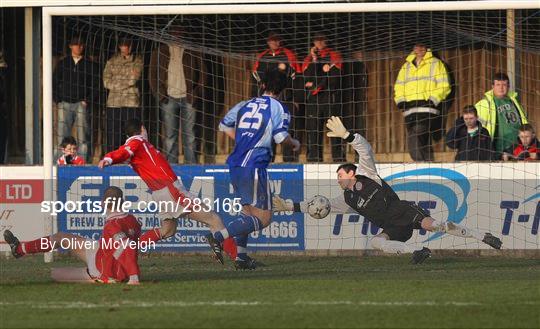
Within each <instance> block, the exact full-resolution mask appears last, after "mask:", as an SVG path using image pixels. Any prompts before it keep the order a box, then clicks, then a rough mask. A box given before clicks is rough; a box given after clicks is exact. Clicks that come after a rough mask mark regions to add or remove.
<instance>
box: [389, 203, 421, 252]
mask: <svg viewBox="0 0 540 329" xmlns="http://www.w3.org/2000/svg"><path fill="white" fill-rule="evenodd" d="M426 217H429V215H428V213H426V212H425V211H424V210H423V209H422V208H420V207H419V206H417V205H415V204H413V203H410V202H408V201H403V200H400V201H396V202H394V203H393V204H392V205H391V211H390V216H389V218H388V219H387V220H386V221H385V225H384V227H383V231H382V233H385V234H386V235H388V237H389V238H390V240H395V241H401V242H405V241H407V240H409V239H410V238H411V236H412V233H413V230H418V229H421V228H422V226H421V223H422V219H424V218H426Z"/></svg>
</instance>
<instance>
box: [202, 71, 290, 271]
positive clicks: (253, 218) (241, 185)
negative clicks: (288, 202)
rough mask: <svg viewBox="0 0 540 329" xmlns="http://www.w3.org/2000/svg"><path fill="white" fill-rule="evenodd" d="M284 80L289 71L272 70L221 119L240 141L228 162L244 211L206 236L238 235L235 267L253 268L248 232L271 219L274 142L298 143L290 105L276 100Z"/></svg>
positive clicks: (217, 239) (220, 240)
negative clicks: (255, 93) (257, 93)
mask: <svg viewBox="0 0 540 329" xmlns="http://www.w3.org/2000/svg"><path fill="white" fill-rule="evenodd" d="M286 84H287V77H286V76H285V74H283V73H282V72H280V71H278V70H275V71H271V72H270V73H269V74H268V75H267V77H266V81H265V82H264V84H263V88H264V93H263V95H262V96H261V97H255V98H252V99H250V100H248V101H243V102H240V103H238V104H236V105H235V106H234V107H233V108H232V109H231V110H230V111H229V112H228V113H227V115H225V117H224V118H223V120H221V122H220V125H219V129H220V130H221V131H223V132H225V133H226V134H227V136H229V137H231V138H232V139H234V140H235V143H236V144H235V146H234V150H233V152H232V153H231V154H230V155H229V157H228V159H227V164H228V165H229V174H230V178H231V183H232V186H233V188H234V194H235V197H237V198H240V202H241V204H242V211H241V213H240V215H239V217H238V218H236V219H234V220H233V221H231V222H230V223H229V224H228V225H227V227H226V228H225V229H223V230H221V231H218V232H215V233H214V234H213V235H209V236H208V239H209V242H210V243H211V244H217V245H221V244H222V243H223V241H224V240H225V239H227V238H228V237H232V238H234V240H235V242H236V246H237V256H236V259H235V267H236V269H254V268H255V262H254V261H253V259H251V258H250V257H249V256H248V255H247V250H246V247H247V240H248V235H249V234H250V233H251V232H254V231H258V230H261V229H263V228H264V227H266V226H268V225H269V224H270V221H271V219H272V196H271V193H270V186H269V183H268V174H267V172H266V168H267V167H268V165H269V164H270V161H272V142H275V143H277V144H282V145H287V146H289V147H292V149H293V151H298V150H299V149H300V142H298V140H296V139H294V138H292V137H291V136H290V135H289V133H288V132H287V130H288V128H289V121H290V114H289V111H288V109H287V107H286V106H284V105H283V104H281V103H280V102H279V101H278V100H277V98H278V96H279V94H280V93H281V92H282V91H283V89H284V88H285V87H286Z"/></svg>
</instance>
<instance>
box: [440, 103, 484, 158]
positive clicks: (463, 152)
mask: <svg viewBox="0 0 540 329" xmlns="http://www.w3.org/2000/svg"><path fill="white" fill-rule="evenodd" d="M446 145H448V147H449V148H451V149H456V150H457V153H456V161H485V160H491V158H492V154H493V153H492V143H491V138H490V137H489V132H488V131H487V129H486V128H484V127H482V124H481V123H480V122H479V121H478V114H477V112H476V109H475V108H474V106H472V105H467V106H465V108H464V109H463V116H461V117H460V118H458V119H457V120H456V124H455V126H454V127H453V128H452V129H450V131H449V132H448V133H447V134H446Z"/></svg>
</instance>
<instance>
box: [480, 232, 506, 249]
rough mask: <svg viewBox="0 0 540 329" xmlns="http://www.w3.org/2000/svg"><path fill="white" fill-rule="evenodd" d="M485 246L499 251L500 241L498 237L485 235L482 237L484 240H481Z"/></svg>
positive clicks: (489, 234)
mask: <svg viewBox="0 0 540 329" xmlns="http://www.w3.org/2000/svg"><path fill="white" fill-rule="evenodd" d="M482 242H484V243H485V244H487V245H488V246H490V247H492V248H495V249H501V246H502V241H501V239H499V238H498V237H496V236H494V235H493V234H491V233H486V234H485V235H484V239H483V240H482Z"/></svg>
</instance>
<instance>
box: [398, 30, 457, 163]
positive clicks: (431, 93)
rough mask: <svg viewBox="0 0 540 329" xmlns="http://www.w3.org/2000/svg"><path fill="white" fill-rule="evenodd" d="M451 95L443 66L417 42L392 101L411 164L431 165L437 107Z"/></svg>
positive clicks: (424, 46)
mask: <svg viewBox="0 0 540 329" xmlns="http://www.w3.org/2000/svg"><path fill="white" fill-rule="evenodd" d="M450 91H451V87H450V82H449V77H448V73H447V71H446V67H445V65H444V63H443V62H442V61H441V60H439V59H438V58H436V57H434V56H433V54H432V52H431V50H430V49H428V48H427V46H426V44H425V43H424V42H422V41H420V40H417V42H416V44H415V45H414V49H413V51H412V53H411V54H410V55H409V56H407V59H406V61H405V64H403V66H402V67H401V70H400V71H399V74H398V77H397V80H396V83H395V85H394V101H395V102H396V105H397V107H398V108H399V109H400V110H401V111H403V116H404V117H405V123H406V124H407V144H408V147H409V153H410V155H411V158H412V159H413V160H414V161H433V149H432V147H431V138H432V135H431V134H432V133H433V125H434V121H435V120H436V119H438V118H439V116H440V115H441V111H440V109H439V108H438V105H439V104H440V103H441V102H442V101H444V100H445V99H446V98H447V97H448V95H449V94H450Z"/></svg>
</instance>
